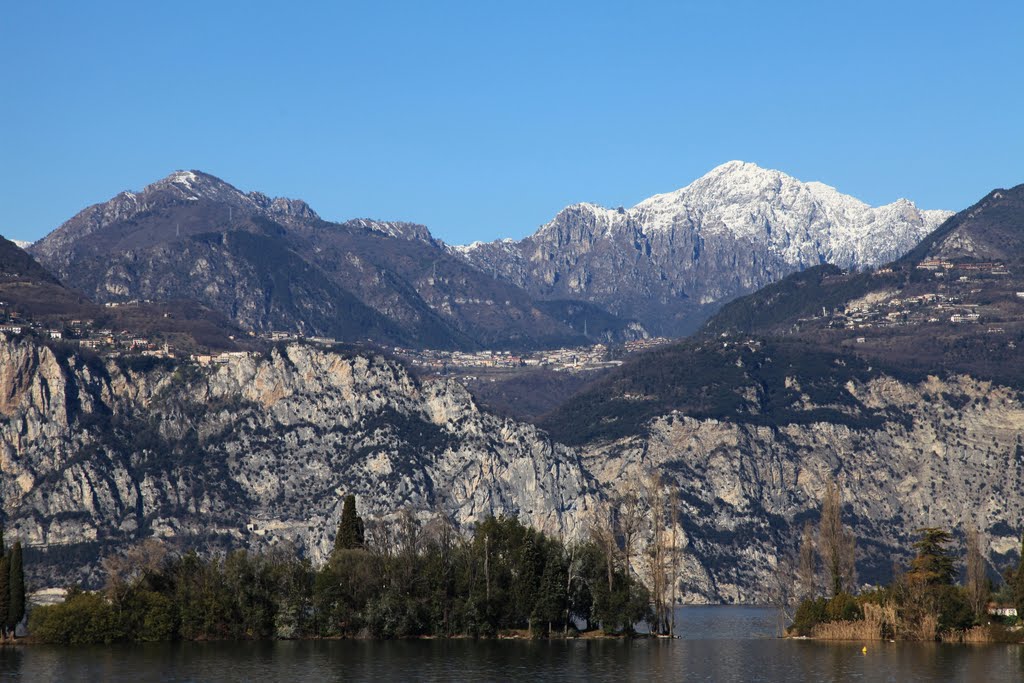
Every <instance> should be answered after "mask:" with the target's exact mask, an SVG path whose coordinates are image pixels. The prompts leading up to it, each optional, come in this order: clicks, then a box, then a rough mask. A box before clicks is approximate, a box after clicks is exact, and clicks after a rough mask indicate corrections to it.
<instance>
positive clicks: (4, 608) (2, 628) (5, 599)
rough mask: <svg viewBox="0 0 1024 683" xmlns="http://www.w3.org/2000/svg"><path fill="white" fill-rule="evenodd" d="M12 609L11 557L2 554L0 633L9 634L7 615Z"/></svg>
mask: <svg viewBox="0 0 1024 683" xmlns="http://www.w3.org/2000/svg"><path fill="white" fill-rule="evenodd" d="M10 610H11V558H10V556H9V555H7V553H4V554H3V555H2V556H0V635H2V636H6V635H7V615H8V614H9V613H10Z"/></svg>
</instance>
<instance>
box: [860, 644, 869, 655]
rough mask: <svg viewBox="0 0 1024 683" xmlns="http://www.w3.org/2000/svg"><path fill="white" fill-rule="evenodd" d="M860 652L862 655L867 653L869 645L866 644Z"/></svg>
mask: <svg viewBox="0 0 1024 683" xmlns="http://www.w3.org/2000/svg"><path fill="white" fill-rule="evenodd" d="M860 653H861V654H862V655H866V654H867V653H868V646H867V645H865V646H864V647H862V648H861V649H860Z"/></svg>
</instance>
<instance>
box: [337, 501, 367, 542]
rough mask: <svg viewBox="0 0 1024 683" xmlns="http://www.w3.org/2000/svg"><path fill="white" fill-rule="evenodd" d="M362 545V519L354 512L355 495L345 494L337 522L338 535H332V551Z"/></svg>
mask: <svg viewBox="0 0 1024 683" xmlns="http://www.w3.org/2000/svg"><path fill="white" fill-rule="evenodd" d="M362 547H363V520H362V518H361V517H360V516H359V515H357V514H356V497H355V496H353V495H348V496H345V505H344V507H342V509H341V521H340V522H339V523H338V535H337V536H335V537H334V551H335V552H337V551H339V550H352V549H355V548H362Z"/></svg>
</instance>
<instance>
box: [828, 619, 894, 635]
mask: <svg viewBox="0 0 1024 683" xmlns="http://www.w3.org/2000/svg"><path fill="white" fill-rule="evenodd" d="M811 637H812V638H817V639H819V640H881V639H882V631H881V629H880V628H879V627H878V626H877V625H876V624H874V623H871V622H868V621H865V620H863V619H861V620H859V621H827V622H825V623H823V624H818V625H817V626H815V627H814V629H813V630H812V631H811Z"/></svg>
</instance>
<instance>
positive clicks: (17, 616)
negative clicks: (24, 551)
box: [7, 541, 25, 631]
mask: <svg viewBox="0 0 1024 683" xmlns="http://www.w3.org/2000/svg"><path fill="white" fill-rule="evenodd" d="M9 576H10V586H11V592H10V595H11V602H10V606H9V607H8V610H7V626H8V628H10V629H11V630H12V631H13V630H14V628H15V626H17V625H18V624H19V623H21V620H22V619H23V618H24V616H25V568H24V566H23V564H22V557H21V541H15V542H14V548H13V549H12V550H11V568H10V574H9Z"/></svg>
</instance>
